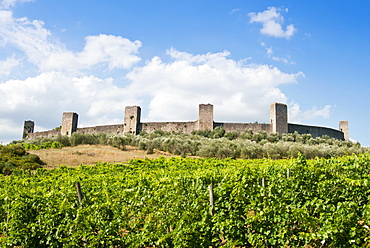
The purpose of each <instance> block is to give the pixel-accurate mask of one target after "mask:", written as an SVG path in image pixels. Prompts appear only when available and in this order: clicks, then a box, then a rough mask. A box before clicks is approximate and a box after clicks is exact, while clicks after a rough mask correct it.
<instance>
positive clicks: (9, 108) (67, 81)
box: [0, 72, 135, 128]
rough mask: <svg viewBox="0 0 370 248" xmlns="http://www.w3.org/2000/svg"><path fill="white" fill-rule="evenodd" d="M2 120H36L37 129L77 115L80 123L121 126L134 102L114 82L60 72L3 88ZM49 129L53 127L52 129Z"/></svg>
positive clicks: (8, 83) (0, 92) (14, 82)
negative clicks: (130, 105)
mask: <svg viewBox="0 0 370 248" xmlns="http://www.w3.org/2000/svg"><path fill="white" fill-rule="evenodd" d="M0 98H1V99H2V108H1V109H0V116H9V118H10V119H11V118H13V117H14V116H19V117H20V118H23V119H24V120H26V119H33V120H35V121H36V123H37V122H38V123H39V124H37V126H39V125H41V126H48V125H53V126H52V127H54V126H59V125H60V118H61V115H62V112H69V111H73V112H77V113H79V114H80V115H81V121H80V123H81V124H82V125H83V123H92V122H95V125H97V124H104V122H103V123H97V122H99V121H103V120H105V121H108V120H110V121H118V120H119V122H118V123H121V122H122V120H121V119H122V118H123V114H122V113H123V109H124V106H126V105H128V104H130V103H132V102H134V101H135V100H134V99H133V97H132V96H130V95H128V94H127V93H125V91H124V89H122V88H119V87H117V86H115V85H114V84H113V83H112V80H111V79H104V80H103V79H99V78H97V77H94V76H83V77H70V76H68V75H65V74H63V73H61V72H46V73H42V74H40V75H38V76H36V77H32V78H27V79H26V80H9V81H7V82H5V83H2V84H0ZM49 128H50V126H49Z"/></svg>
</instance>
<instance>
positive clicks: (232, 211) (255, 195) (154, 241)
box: [0, 155, 370, 247]
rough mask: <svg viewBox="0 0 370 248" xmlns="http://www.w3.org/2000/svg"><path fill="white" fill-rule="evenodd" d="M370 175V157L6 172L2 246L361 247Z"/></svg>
mask: <svg viewBox="0 0 370 248" xmlns="http://www.w3.org/2000/svg"><path fill="white" fill-rule="evenodd" d="M369 172H370V156H369V155H357V156H345V157H337V158H329V159H324V158H317V159H313V160H305V159H304V157H303V156H301V155H300V156H298V158H297V159H286V160H270V159H258V160H257V159H255V160H234V159H217V158H199V159H191V158H169V159H165V158H163V157H160V158H158V159H143V160H139V159H137V160H131V161H130V162H129V163H128V164H107V163H99V164H97V165H95V166H83V165H82V166H80V167H79V168H77V169H73V168H68V167H65V166H61V167H60V168H58V169H53V170H45V169H42V168H39V169H37V170H36V171H33V172H31V171H29V170H15V171H14V172H13V174H12V175H11V176H3V175H0V246H1V247H351V246H353V247H361V246H364V247H365V246H368V245H369V244H370V229H369V226H370V203H369V202H368V199H369V195H370V190H369V189H370V188H369V187H370V181H369V179H370V174H369ZM77 182H78V183H79V185H80V189H81V195H80V198H79V197H78V191H77V189H76V183H77ZM210 185H211V187H210Z"/></svg>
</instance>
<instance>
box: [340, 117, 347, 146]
mask: <svg viewBox="0 0 370 248" xmlns="http://www.w3.org/2000/svg"><path fill="white" fill-rule="evenodd" d="M339 130H340V131H342V132H343V134H344V140H347V141H349V132H348V131H349V129H348V121H340V122H339Z"/></svg>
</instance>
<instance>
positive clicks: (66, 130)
mask: <svg viewBox="0 0 370 248" xmlns="http://www.w3.org/2000/svg"><path fill="white" fill-rule="evenodd" d="M77 123H78V114H76V113H73V112H64V113H63V117H62V129H61V130H60V133H61V134H62V135H68V136H71V135H72V133H74V132H76V130H77Z"/></svg>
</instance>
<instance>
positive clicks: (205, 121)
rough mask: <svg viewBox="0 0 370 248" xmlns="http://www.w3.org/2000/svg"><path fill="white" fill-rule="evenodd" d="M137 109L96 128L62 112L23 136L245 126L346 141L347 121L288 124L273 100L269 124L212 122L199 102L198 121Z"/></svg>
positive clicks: (28, 125) (30, 125)
mask: <svg viewBox="0 0 370 248" xmlns="http://www.w3.org/2000/svg"><path fill="white" fill-rule="evenodd" d="M140 119H141V108H140V107H139V106H127V107H126V108H125V113H124V118H123V123H122V124H116V125H104V126H96V127H83V128H78V127H77V124H78V115H77V114H76V113H73V112H66V113H63V117H62V126H61V128H60V129H59V130H50V131H43V132H33V130H34V122H33V121H25V122H24V129H23V139H34V138H43V137H49V138H51V137H55V136H57V135H59V134H61V135H67V136H71V135H72V133H74V132H76V133H86V134H99V133H109V134H115V135H124V134H128V133H131V134H139V133H140V132H143V131H144V132H146V133H153V132H155V131H156V130H163V131H166V132H175V133H191V132H192V131H196V130H207V129H208V130H213V129H214V128H216V127H222V128H223V129H224V130H225V131H227V132H229V131H236V132H244V131H246V130H248V129H250V130H252V131H253V132H255V133H256V132H259V131H266V132H267V133H268V134H270V133H280V134H283V133H294V132H298V133H299V134H311V135H312V137H314V138H315V137H320V136H323V135H327V136H329V137H332V138H335V139H340V140H349V135H348V121H341V122H340V123H339V129H338V130H336V129H333V128H328V127H319V126H309V125H300V124H292V123H288V109H287V105H285V104H282V103H273V104H271V105H270V123H228V122H215V121H214V120H213V105H211V104H200V105H199V112H198V120H196V121H187V122H144V123H143V122H141V121H140Z"/></svg>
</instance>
